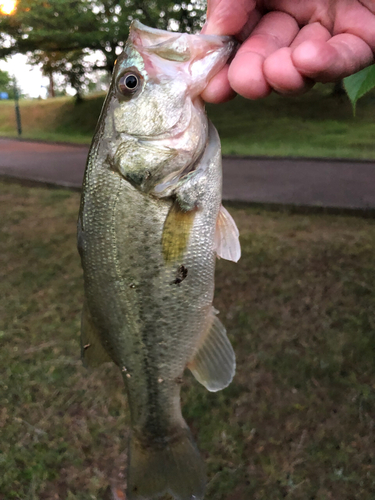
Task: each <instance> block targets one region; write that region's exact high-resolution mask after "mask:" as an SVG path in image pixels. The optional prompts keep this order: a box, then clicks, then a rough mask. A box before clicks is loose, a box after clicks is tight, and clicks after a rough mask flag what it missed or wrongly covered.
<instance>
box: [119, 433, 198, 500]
mask: <svg viewBox="0 0 375 500" xmlns="http://www.w3.org/2000/svg"><path fill="white" fill-rule="evenodd" d="M129 451H130V453H129V467H128V487H127V496H126V498H127V499H128V500H154V499H156V498H159V497H160V496H161V495H163V494H166V493H169V494H170V495H172V498H174V499H175V500H202V499H203V496H204V490H205V485H206V475H205V471H204V465H203V461H202V459H201V457H200V455H199V451H198V449H197V447H196V445H195V443H194V441H193V438H192V436H191V434H190V431H189V429H187V428H186V429H181V435H180V436H179V437H178V438H176V439H173V441H172V440H171V441H170V442H169V443H166V444H165V446H163V447H161V446H158V447H145V446H144V445H143V444H141V443H140V442H139V441H138V440H137V439H136V438H135V437H133V436H132V438H131V440H130V447H129Z"/></svg>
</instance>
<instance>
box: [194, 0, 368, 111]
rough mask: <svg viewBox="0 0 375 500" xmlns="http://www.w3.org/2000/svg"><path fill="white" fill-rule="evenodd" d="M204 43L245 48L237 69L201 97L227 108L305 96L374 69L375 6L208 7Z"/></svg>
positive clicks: (215, 0) (259, 3)
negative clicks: (231, 40) (231, 39)
mask: <svg viewBox="0 0 375 500" xmlns="http://www.w3.org/2000/svg"><path fill="white" fill-rule="evenodd" d="M202 33H204V34H206V35H213V34H215V35H233V36H235V37H236V38H237V39H238V40H239V41H240V42H242V44H241V46H240V48H239V50H238V52H237V54H236V55H235V57H234V59H233V61H232V62H231V64H230V65H229V67H228V66H226V67H225V68H223V70H222V71H221V72H220V73H219V74H218V75H216V76H215V78H213V79H212V80H211V82H210V83H209V85H208V86H207V87H206V89H205V90H204V92H203V94H202V97H203V99H204V100H206V101H208V102H223V101H226V100H228V99H230V98H231V97H233V96H234V95H235V92H237V93H238V94H240V95H242V96H244V97H246V98H248V99H259V98H262V97H266V96H267V95H269V94H270V93H271V92H272V90H275V91H276V92H278V93H280V94H288V95H291V94H302V93H303V92H306V91H307V90H308V89H309V88H311V87H312V86H313V85H314V83H315V82H333V81H336V80H339V79H341V78H344V77H345V76H348V75H351V74H353V73H356V72H357V71H359V70H360V69H362V68H364V67H366V66H368V65H370V64H371V63H372V62H373V61H374V52H375V2H374V1H373V0H299V1H296V0H208V9H207V22H206V24H205V26H204V28H203V30H202Z"/></svg>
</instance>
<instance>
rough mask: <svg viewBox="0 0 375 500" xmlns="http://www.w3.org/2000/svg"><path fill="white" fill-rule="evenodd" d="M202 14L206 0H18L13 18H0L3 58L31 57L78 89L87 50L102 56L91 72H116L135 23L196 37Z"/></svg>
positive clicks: (47, 71) (0, 43)
mask: <svg viewBox="0 0 375 500" xmlns="http://www.w3.org/2000/svg"><path fill="white" fill-rule="evenodd" d="M204 12H205V2H204V1H202V0H188V1H182V0H48V1H46V0H20V1H19V3H18V6H17V10H16V12H15V14H14V15H12V16H3V18H2V19H0V47H1V48H0V58H2V57H5V56H7V55H10V54H14V53H23V54H26V53H32V54H33V57H32V60H33V61H34V62H35V63H36V62H38V63H42V67H43V71H44V73H45V74H46V75H48V76H49V75H50V74H51V72H52V71H59V72H61V73H62V74H65V75H66V76H67V78H68V79H69V80H71V81H73V82H75V85H76V86H77V85H79V83H80V82H82V75H83V73H84V71H85V69H87V68H85V66H84V63H83V59H84V55H85V53H86V52H87V51H88V52H93V51H100V52H101V53H102V55H103V60H104V63H103V62H98V63H97V64H95V65H93V67H92V69H105V70H106V71H107V72H108V73H112V70H113V66H114V63H115V60H116V58H117V56H118V54H119V53H120V52H121V50H122V49H123V47H124V44H125V41H126V39H127V36H128V32H129V26H130V23H131V21H132V20H133V19H135V18H137V19H139V20H140V21H142V22H144V23H145V24H147V25H149V26H153V27H157V28H161V29H167V28H172V29H181V30H184V31H187V32H193V31H196V30H198V29H200V27H201V26H202V24H203V18H204ZM58 60H59V63H58V62H57V61H58ZM74 88H76V87H74Z"/></svg>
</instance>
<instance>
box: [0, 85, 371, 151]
mask: <svg viewBox="0 0 375 500" xmlns="http://www.w3.org/2000/svg"><path fill="white" fill-rule="evenodd" d="M103 98H104V95H103V94H101V95H96V96H95V95H94V96H90V97H88V98H86V99H85V101H84V102H82V103H80V104H74V100H73V99H72V98H66V97H62V98H55V99H48V100H46V101H36V100H34V101H21V115H22V124H23V136H24V137H25V138H32V139H41V140H47V141H48V140H51V141H67V142H76V143H87V144H88V143H90V141H91V138H92V135H93V132H94V129H95V125H96V121H97V118H98V116H99V113H100V109H101V106H102V103H103ZM207 109H208V114H209V116H210V117H211V119H212V121H213V122H214V124H215V125H216V127H217V128H218V130H219V133H220V137H221V141H222V148H223V153H224V154H233V155H265V156H308V157H334V158H364V159H366V158H368V159H374V158H375V141H374V136H375V122H374V119H373V117H374V113H375V92H372V93H369V94H368V95H367V96H365V97H364V98H363V99H361V100H360V101H359V102H358V105H357V114H356V116H355V117H354V116H353V112H352V109H351V105H350V102H349V99H348V98H347V97H345V96H341V97H337V96H336V97H333V96H332V85H325V86H324V85H318V86H317V87H316V88H314V89H313V90H311V91H310V92H309V93H307V94H306V95H304V96H300V97H294V98H287V97H281V96H278V95H276V94H273V95H271V96H270V97H268V98H267V99H264V100H260V101H249V100H245V99H242V98H239V97H237V98H236V99H235V100H233V101H230V102H228V103H225V104H221V105H208V106H207ZM0 135H5V136H15V135H16V125H15V117H14V109H13V104H12V103H11V102H4V101H2V102H0Z"/></svg>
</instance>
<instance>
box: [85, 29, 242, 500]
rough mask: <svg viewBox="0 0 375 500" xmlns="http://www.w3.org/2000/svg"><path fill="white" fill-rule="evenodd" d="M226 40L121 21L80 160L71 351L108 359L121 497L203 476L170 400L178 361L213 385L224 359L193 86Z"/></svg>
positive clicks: (207, 144)
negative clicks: (125, 34)
mask: <svg viewBox="0 0 375 500" xmlns="http://www.w3.org/2000/svg"><path fill="white" fill-rule="evenodd" d="M232 50H233V42H232V41H231V40H230V39H228V38H226V37H216V36H202V35H187V34H179V33H171V32H167V31H161V30H155V29H151V28H147V27H146V26H143V25H141V24H140V23H139V22H134V23H133V24H132V26H131V29H130V34H129V39H128V41H127V43H126V46H125V49H124V52H123V54H121V55H120V56H119V58H118V60H117V63H116V66H115V70H114V74H113V80H112V84H111V87H110V90H109V93H108V96H107V98H106V101H105V103H104V106H103V110H102V113H101V116H100V119H99V122H98V126H97V130H96V132H95V136H94V139H93V142H92V145H91V149H90V152H89V156H88V161H87V167H86V172H85V177H84V182H83V190H82V199H81V208H80V214H79V220H78V248H79V252H80V255H81V259H82V267H83V270H84V287H85V301H84V307H83V313H82V328H81V334H82V356H83V360H84V363H85V364H86V365H87V366H96V365H98V364H100V363H102V362H105V361H109V360H112V361H114V362H115V363H116V365H117V366H118V367H119V368H120V369H121V372H122V375H123V379H124V382H125V386H126V390H127V395H128V401H129V407H130V412H131V427H132V432H131V439H130V445H129V466H128V480H127V497H126V498H127V500H141V499H152V498H155V497H159V496H160V495H162V494H164V493H169V494H170V495H172V496H173V497H174V498H175V499H177V500H192V499H196V500H200V499H202V498H203V496H204V488H205V473H204V466H203V463H202V460H201V458H200V456H199V452H198V451H197V448H196V446H195V444H194V441H193V439H192V436H191V434H190V431H189V429H188V427H187V424H186V423H185V421H184V419H183V417H182V414H181V407H180V386H181V381H182V376H183V372H184V370H185V368H186V367H187V368H189V369H190V370H191V372H192V373H193V374H194V376H195V377H196V379H197V380H198V381H199V382H201V383H202V384H203V385H204V386H205V387H207V389H208V390H210V391H217V390H220V389H222V388H224V387H226V386H227V385H228V384H229V383H230V382H231V380H232V378H233V375H234V372H235V355H234V352H233V349H232V346H231V344H230V342H229V340H228V338H227V336H226V332H225V328H224V326H223V325H222V324H221V322H220V321H219V319H218V318H217V315H216V313H217V312H216V311H215V310H214V308H213V307H212V300H213V293H214V270H215V260H216V257H217V256H219V257H222V258H226V259H230V260H234V261H237V260H238V259H239V257H240V247H239V241H238V230H237V228H236V225H235V223H234V221H233V220H232V218H231V217H230V215H229V214H228V212H227V211H226V210H225V209H224V208H223V207H222V205H221V185H222V171H221V153H220V141H219V137H218V134H217V132H216V130H215V128H214V127H213V125H212V124H211V123H209V122H208V120H207V117H206V115H205V112H204V105H203V101H202V99H201V98H200V97H199V95H200V93H201V92H202V91H203V89H204V88H205V86H206V84H207V82H208V80H209V79H210V78H211V77H212V76H213V75H214V74H215V73H217V72H218V71H219V70H220V69H221V68H222V67H223V65H224V64H225V62H226V61H227V59H228V57H229V56H230V54H231V52H232Z"/></svg>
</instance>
